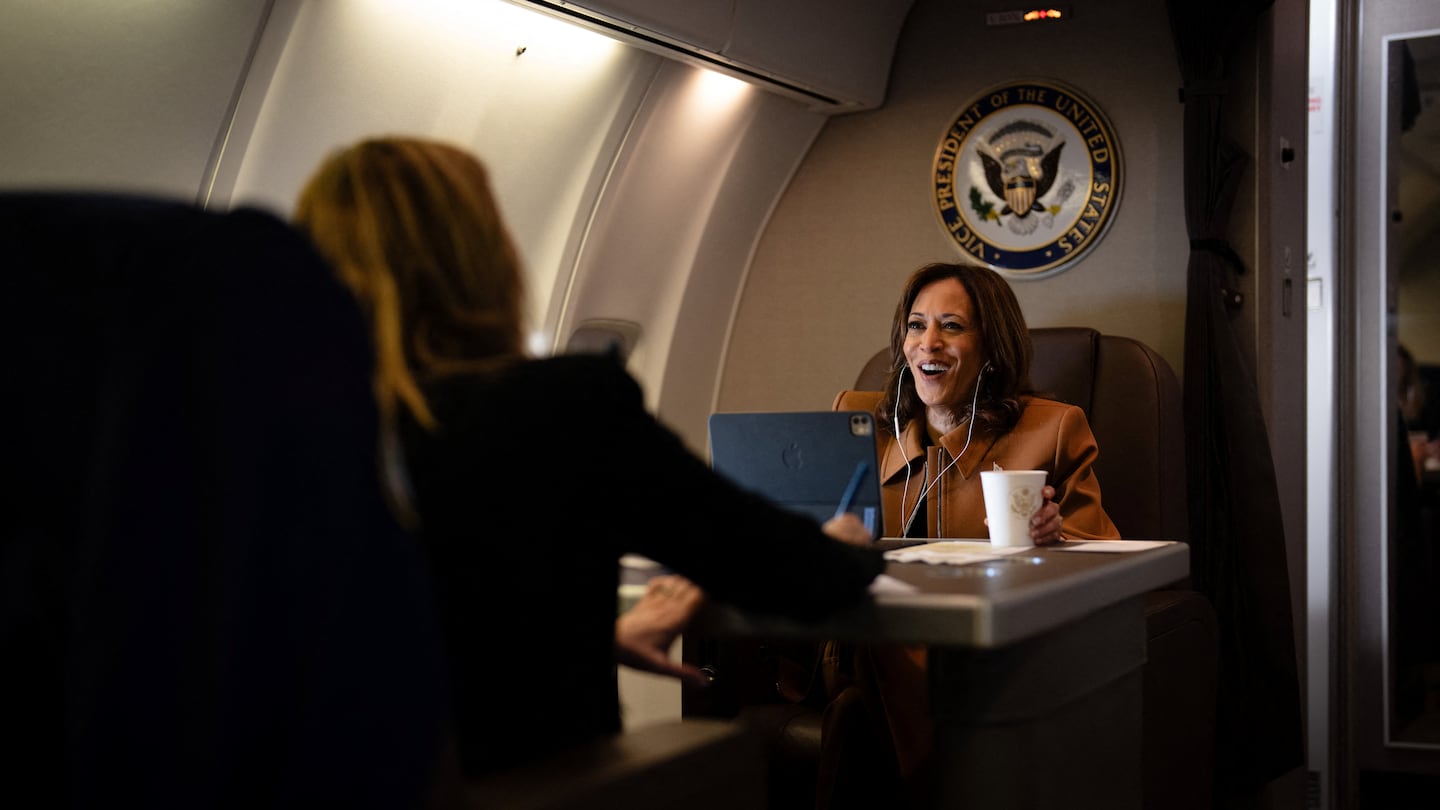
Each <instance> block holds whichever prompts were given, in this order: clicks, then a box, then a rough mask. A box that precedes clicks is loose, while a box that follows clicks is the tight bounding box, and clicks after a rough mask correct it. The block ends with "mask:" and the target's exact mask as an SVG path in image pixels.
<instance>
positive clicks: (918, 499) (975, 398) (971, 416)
mask: <svg viewBox="0 0 1440 810" xmlns="http://www.w3.org/2000/svg"><path fill="white" fill-rule="evenodd" d="M989 370H990V363H989V362H988V361H987V362H986V363H985V367H984V368H982V369H980V374H979V375H978V376H977V377H976V378H975V393H974V394H973V395H971V397H970V413H967V414H965V418H966V419H968V420H969V421H970V426H969V427H968V428H966V430H965V444H964V446H962V447H961V448H960V452H959V453H956V454H955V456H954V458H951V459H950V463H949V464H946V465H945V466H944V467H941V468H940V472H938V473H936V474H935V477H934V478H933V479H932V480H930V481H927V482H925V487H924V488H923V489H921V490H920V494H919V495H917V496H915V507H914V508H913V509H911V510H910V517H909V518H908V519H907V520H906V521H905V525H903V526H901V527H900V536H901V537H908V536H909V535H908V534H907V532H909V531H910V524H912V523H914V522H915V517H916V515H918V514H919V513H920V504H922V503H924V502H925V494H926V493H928V492H929V491H930V490H931V488H932V487H934V486H935V484H936V483H938V482H939V481H940V478H941V476H943V475H945V473H947V472H949V471H950V468H951V467H954V466H955V465H956V464H957V463H958V462H959V461H960V457H961V456H963V455H965V451H966V450H969V449H970V439H971V437H973V436H974V435H975V405H976V404H977V403H979V401H980V380H981V378H983V377H984V376H985V372H986V371H989ZM895 389H896V394H895V403H896V406H895V407H896V408H897V409H898V408H899V407H900V406H899V403H900V394H899V389H900V386H899V385H898V384H897V385H896V386H895ZM895 443H896V444H897V445H898V444H899V443H900V417H899V416H898V415H897V416H896V417H895ZM927 477H928V476H927ZM909 492H910V465H909V464H906V465H905V489H904V490H902V491H901V492H900V508H901V509H904V508H905V496H906V495H908V494H909Z"/></svg>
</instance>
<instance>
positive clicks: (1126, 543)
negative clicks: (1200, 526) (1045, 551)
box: [1050, 540, 1175, 554]
mask: <svg viewBox="0 0 1440 810" xmlns="http://www.w3.org/2000/svg"><path fill="white" fill-rule="evenodd" d="M1174 544H1175V541H1174V540H1096V541H1093V542H1086V543H1066V544H1065V545H1063V546H1050V548H1052V549H1054V550H1055V551H1099V552H1104V553H1107V554H1128V553H1130V552H1132V551H1146V550H1148V549H1152V548H1160V547H1161V546H1172V545H1174Z"/></svg>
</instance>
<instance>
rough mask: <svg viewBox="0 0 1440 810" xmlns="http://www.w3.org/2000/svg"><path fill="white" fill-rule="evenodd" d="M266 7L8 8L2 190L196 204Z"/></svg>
mask: <svg viewBox="0 0 1440 810" xmlns="http://www.w3.org/2000/svg"><path fill="white" fill-rule="evenodd" d="M270 6H271V2H270V0H227V2H224V3H195V2H190V0H155V2H148V3H138V4H137V3H114V2H109V0H67V2H64V3H49V2H28V3H7V4H6V7H5V14H4V24H3V25H0V100H3V103H4V114H3V115H0V185H3V186H4V187H5V188H11V189H16V188H36V189H85V190H105V191H126V192H137V193H150V194H161V195H165V196H170V197H176V198H179V199H182V200H187V201H188V200H198V199H200V197H201V196H202V192H203V189H204V186H205V184H206V178H207V177H208V175H209V171H210V167H211V163H212V160H213V153H214V149H215V145H216V143H217V142H218V140H219V139H220V137H221V135H222V134H223V132H224V130H225V126H226V122H227V120H228V118H229V116H230V110H231V107H232V105H233V103H234V99H235V96H236V93H237V91H238V89H239V87H240V85H241V82H242V80H243V79H244V76H245V70H246V67H247V60H248V58H249V53H250V50H251V46H252V43H253V42H254V40H255V38H256V36H257V33H258V31H259V30H260V27H261V26H263V25H264V24H265V20H266V15H267V14H268V12H269V8H270Z"/></svg>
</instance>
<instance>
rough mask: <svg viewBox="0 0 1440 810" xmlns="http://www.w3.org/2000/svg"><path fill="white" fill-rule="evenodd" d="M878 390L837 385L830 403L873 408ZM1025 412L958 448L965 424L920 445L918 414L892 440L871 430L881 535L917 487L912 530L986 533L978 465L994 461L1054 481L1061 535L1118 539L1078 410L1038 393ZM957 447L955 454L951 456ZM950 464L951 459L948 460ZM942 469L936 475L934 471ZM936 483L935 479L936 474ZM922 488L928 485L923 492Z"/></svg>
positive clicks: (904, 514) (904, 513) (1091, 439)
mask: <svg viewBox="0 0 1440 810" xmlns="http://www.w3.org/2000/svg"><path fill="white" fill-rule="evenodd" d="M880 396H881V394H880V392H879V391H842V392H840V393H839V394H838V395H837V396H836V397H835V403H834V409H835V410H842V411H869V412H870V413H874V412H875V409H876V406H878V405H879V403H880ZM1024 403H1025V410H1024V411H1022V412H1021V414H1020V421H1019V422H1017V423H1016V424H1015V427H1014V428H1012V429H1011V430H1010V432H1008V433H1005V434H1003V435H1001V436H999V437H986V436H981V435H979V434H976V435H975V436H974V437H973V438H972V439H971V441H970V446H969V447H968V448H965V437H966V429H967V428H968V427H969V424H968V423H966V424H963V425H961V426H960V427H958V428H956V429H955V430H952V431H951V432H949V433H947V434H945V435H944V436H941V437H940V442H939V444H938V445H933V446H930V447H928V448H927V447H925V446H923V445H922V441H921V440H922V438H923V435H924V430H925V426H924V425H923V424H921V423H920V422H919V421H918V420H911V422H910V424H908V425H906V426H905V429H904V430H903V431H901V434H900V437H899V440H898V441H897V440H896V438H895V437H894V436H892V435H891V434H890V433H889V432H886V431H881V432H880V434H879V443H878V444H879V447H878V452H879V465H880V484H881V489H882V493H883V494H882V501H883V503H882V511H883V512H884V525H885V528H884V532H883V534H884V536H886V537H899V536H901V535H902V534H903V533H904V523H906V522H908V521H910V520H911V519H912V517H911V516H912V514H913V513H914V512H915V511H916V504H917V503H918V501H919V499H920V494H921V492H926V498H925V515H923V516H920V517H914V518H913V520H914V522H915V525H916V526H917V527H918V526H920V525H921V521H922V520H923V521H924V524H923V525H924V526H926V527H927V528H926V530H925V531H923V532H922V531H914V532H913V533H914V534H915V535H916V536H924V537H951V538H987V537H989V536H990V534H989V531H988V529H987V528H986V526H985V522H984V520H985V499H984V496H983V495H982V493H981V491H980V471H981V470H989V469H993V465H995V464H999V465H1000V466H1001V467H1002V468H1004V469H1007V470H1045V471H1046V472H1047V473H1049V475H1048V476H1047V477H1046V481H1045V482H1046V483H1047V484H1049V485H1050V486H1053V487H1055V503H1056V504H1058V505H1059V506H1060V514H1061V516H1062V517H1064V535H1065V537H1067V538H1069V539H1082V540H1107V539H1108V540H1113V539H1117V538H1119V537H1120V532H1119V530H1117V529H1116V528H1115V524H1114V523H1112V522H1111V521H1110V516H1109V515H1107V514H1105V509H1104V507H1102V506H1101V505H1100V482H1099V481H1098V480H1096V478H1095V469H1094V464H1095V459H1096V457H1097V456H1098V455H1099V452H1100V451H1099V448H1098V447H1097V446H1096V444H1095V436H1094V434H1092V433H1091V432H1090V423H1089V422H1088V421H1087V420H1086V419H1085V412H1084V411H1083V410H1081V409H1080V408H1078V407H1076V406H1074V405H1067V404H1066V403H1063V402H1057V401H1055V400H1052V399H1041V398H1039V397H1026V398H1024ZM962 448H963V449H965V452H964V454H963V455H960V457H959V460H958V461H957V460H956V454H957V453H959V452H960V451H961V449H962ZM951 462H954V464H951ZM942 470H943V471H944V475H940V474H939V473H940V472H941V471H942ZM937 476H938V478H939V482H938V483H935V481H936V478H937ZM927 487H929V489H928V491H927V489H926V488H927Z"/></svg>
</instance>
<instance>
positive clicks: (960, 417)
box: [819, 264, 1120, 805]
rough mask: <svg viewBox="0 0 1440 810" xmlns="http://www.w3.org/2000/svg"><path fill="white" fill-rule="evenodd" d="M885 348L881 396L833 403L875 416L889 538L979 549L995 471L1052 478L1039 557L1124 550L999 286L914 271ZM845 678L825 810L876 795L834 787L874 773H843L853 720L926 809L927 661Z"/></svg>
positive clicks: (1090, 461) (984, 272)
mask: <svg viewBox="0 0 1440 810" xmlns="http://www.w3.org/2000/svg"><path fill="white" fill-rule="evenodd" d="M890 348H891V350H892V354H893V356H894V358H895V362H894V364H893V367H892V368H891V371H890V373H889V375H888V378H887V380H886V383H885V388H884V390H883V391H880V392H875V391H845V392H842V393H841V394H840V395H839V396H837V397H836V398H835V408H836V409H838V410H865V411H870V412H872V413H874V414H875V416H876V420H877V422H878V423H879V424H880V426H881V428H880V431H879V435H878V439H879V445H878V452H879V457H880V481H881V484H882V488H883V512H884V531H883V534H884V535H885V536H888V537H900V536H908V537H946V538H984V537H987V536H988V534H989V533H988V529H987V528H986V524H985V505H984V498H983V495H982V492H981V486H980V475H979V473H980V471H981V470H989V469H994V468H995V467H996V466H997V465H998V466H999V467H1000V468H1003V469H1008V470H1045V471H1046V473H1048V475H1047V478H1046V482H1047V485H1046V487H1045V504H1044V506H1043V507H1042V508H1041V510H1040V511H1039V512H1038V513H1037V514H1036V515H1035V517H1034V518H1033V519H1032V521H1031V537H1032V538H1033V539H1034V541H1035V543H1036V544H1037V545H1051V544H1055V543H1060V542H1063V541H1064V540H1066V539H1086V540H1099V539H1118V538H1119V536H1120V533H1119V531H1118V530H1117V529H1116V528H1115V524H1114V523H1112V522H1111V520H1110V517H1109V516H1108V515H1106V514H1105V509H1104V508H1103V507H1102V506H1101V504H1100V483H1099V481H1097V480H1096V478H1095V470H1094V463H1095V458H1096V456H1097V455H1098V454H1099V449H1098V448H1097V447H1096V444H1095V437H1094V435H1093V434H1092V433H1091V432H1090V425H1089V422H1088V421H1087V420H1086V418H1085V412H1084V411H1083V410H1081V409H1080V408H1079V407H1077V406H1074V405H1068V404H1066V403H1063V402H1059V401H1056V400H1053V399H1047V398H1045V397H1043V396H1042V395H1039V394H1037V393H1036V392H1035V391H1033V390H1032V388H1031V384H1030V357H1031V347H1030V330H1029V328H1028V327H1027V326H1026V324H1025V317H1024V315H1023V314H1022V313H1021V311H1020V304H1019V302H1018V301H1017V300H1016V299H1015V293H1014V291H1012V290H1011V289H1010V285H1009V284H1008V283H1007V282H1006V281H1005V280H1004V279H1003V278H1001V277H1000V275H999V274H997V273H995V272H994V271H992V270H989V269H987V268H984V267H978V266H974V265H967V264H931V265H927V266H925V267H922V268H920V269H919V270H917V271H916V272H915V273H914V274H913V275H912V276H911V277H910V280H909V281H908V282H907V283H906V285H905V291H904V294H903V295H902V296H901V299H900V302H899V305H898V306H897V308H896V310H895V319H894V322H893V325H892V330H891V335H890ZM841 666H843V664H841ZM853 666H854V673H853V677H854V685H853V686H851V687H850V693H849V694H843V693H841V694H837V695H835V696H834V697H835V700H832V703H831V705H830V709H829V710H827V713H828V714H829V715H830V716H827V718H826V730H827V736H828V737H829V738H830V739H823V738H822V747H823V748H824V749H826V750H825V751H823V752H822V784H821V785H820V791H819V792H820V797H821V804H822V805H824V804H826V803H827V798H829V797H834V800H835V801H841V800H845V801H848V800H849V799H851V798H854V797H857V796H862V795H865V794H866V793H867V790H866V789H865V788H869V789H871V790H873V789H874V788H875V781H874V780H870V781H869V782H868V784H866V785H864V786H859V785H856V786H848V785H841V784H840V782H838V781H833V780H839V779H845V780H851V779H855V778H857V776H858V778H859V779H861V780H865V779H866V777H865V776H859V774H862V773H864V772H866V771H867V770H869V772H870V774H871V775H872V776H873V775H874V773H875V771H874V768H875V767H876V766H875V765H874V764H873V763H874V759H873V758H871V763H870V764H865V765H858V766H852V765H851V764H850V763H848V762H844V761H839V760H841V759H845V758H848V757H849V756H851V754H840V753H839V752H840V751H841V750H844V751H849V752H854V751H856V750H857V749H859V748H864V746H857V745H855V740H854V738H853V735H855V734H856V733H865V732H864V731H863V730H861V731H857V729H864V728H865V725H866V724H865V723H864V722H859V723H857V721H856V719H855V718H856V717H857V716H868V717H869V718H870V720H871V722H870V723H869V725H870V730H869V733H870V734H874V735H878V736H879V737H880V738H881V740H882V744H883V742H884V739H883V738H885V737H887V736H888V738H889V740H888V743H889V744H888V745H884V747H885V748H893V751H894V755H895V757H894V764H895V766H897V767H898V775H899V777H900V778H901V780H902V781H903V783H904V788H905V793H906V794H907V796H908V797H909V799H910V800H911V802H912V803H914V804H916V805H919V804H922V803H923V799H924V796H925V795H926V793H927V790H928V779H929V777H928V768H929V762H930V759H931V756H930V754H931V748H932V739H931V723H930V717H929V706H928V704H927V700H926V694H927V683H926V674H925V666H926V661H925V649H924V648H923V647H905V646H874V647H862V648H860V649H859V650H858V651H857V652H856V657H855V660H854V663H853ZM832 680H836V679H832ZM839 680H840V682H842V683H843V682H845V681H844V679H843V678H842V679H839ZM856 690H858V694H857V692H856ZM856 703H860V704H863V706H864V707H866V708H867V709H868V710H861V709H860V708H859V707H856ZM841 706H847V707H855V708H854V709H853V710H851V709H847V710H846V711H847V713H849V714H850V717H849V719H846V720H841V719H839V718H838V717H836V716H835V715H836V714H837V713H838V711H839V707H841ZM842 727H843V731H842ZM842 736H845V737H848V738H847V739H845V740H843V741H842V740H841V739H840V738H841V737H842ZM837 758H839V759H837ZM880 767H882V768H883V767H884V766H883V764H882V765H881V766H880ZM826 780H832V781H830V782H829V783H828V784H826ZM852 787H853V788H854V789H852Z"/></svg>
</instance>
